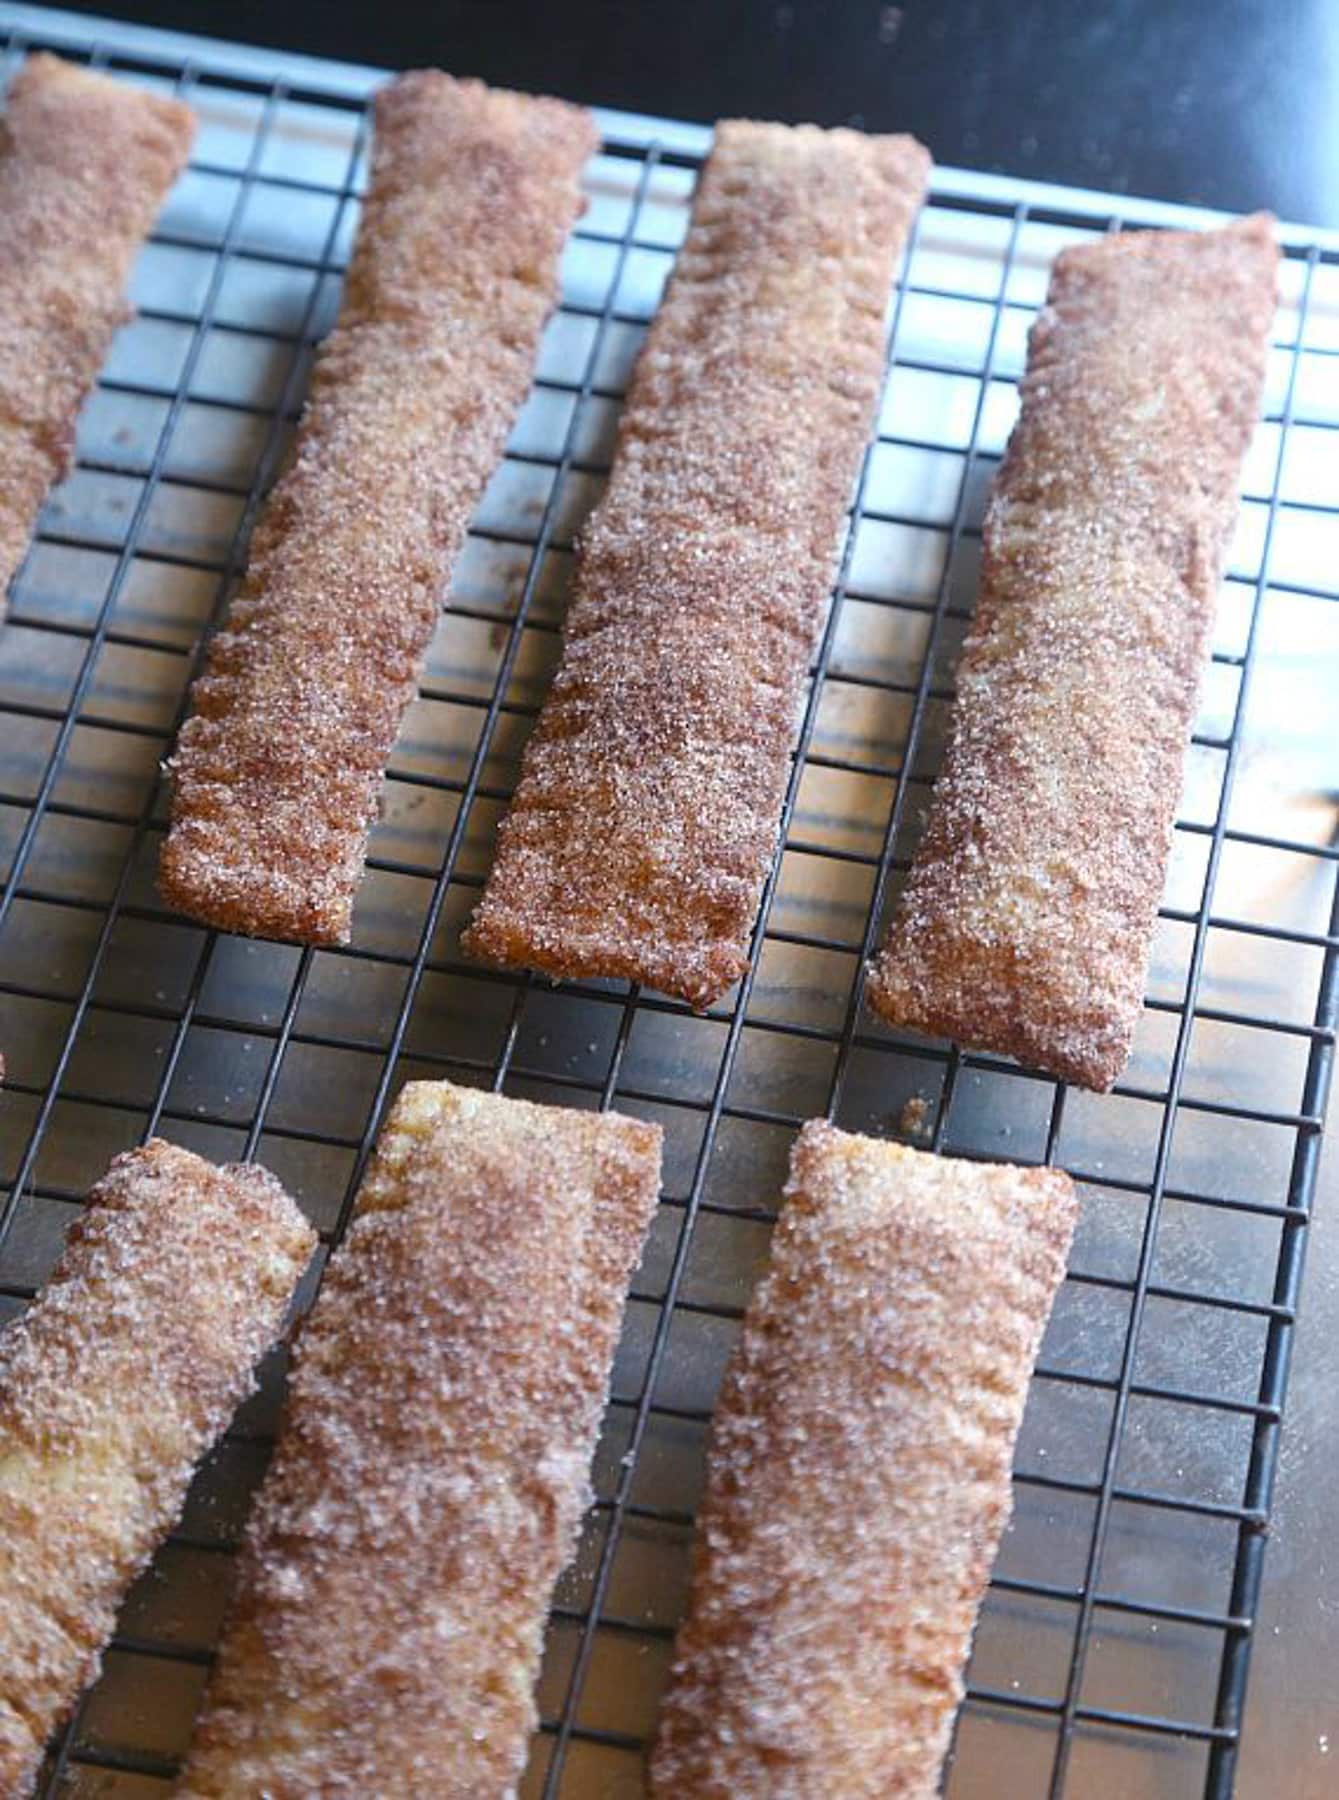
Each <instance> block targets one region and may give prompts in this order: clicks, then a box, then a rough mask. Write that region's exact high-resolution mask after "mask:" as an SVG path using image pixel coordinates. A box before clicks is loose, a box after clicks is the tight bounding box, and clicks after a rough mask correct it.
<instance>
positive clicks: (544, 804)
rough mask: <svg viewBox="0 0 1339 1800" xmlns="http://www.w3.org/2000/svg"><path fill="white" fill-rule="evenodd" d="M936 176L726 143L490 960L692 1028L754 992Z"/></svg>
mask: <svg viewBox="0 0 1339 1800" xmlns="http://www.w3.org/2000/svg"><path fill="white" fill-rule="evenodd" d="M928 173H929V158H928V156H927V154H926V152H925V151H924V150H923V149H922V148H921V146H920V145H919V144H917V143H916V142H915V140H914V139H912V138H906V137H893V138H877V137H866V136H863V135H861V134H860V133H858V132H852V131H820V130H818V129H817V128H816V127H814V126H798V127H787V126H783V125H758V124H752V123H748V122H743V121H738V120H733V121H727V122H726V123H724V124H722V125H719V126H718V127H717V129H716V143H715V148H714V150H713V151H712V154H711V156H710V157H709V158H708V160H707V164H706V167H705V168H704V170H703V173H702V178H701V182H700V185H699V188H698V193H697V199H696V202H695V205H694V208H693V217H692V223H691V226H690V229H689V232H688V237H687V239H686V241H685V243H684V246H683V249H682V250H681V251H680V253H679V257H678V261H677V263H676V265H675V269H674V273H673V276H672V277H671V280H670V284H669V288H668V291H667V292H666V295H665V298H664V300H663V302H662V303H661V307H660V310H659V312H658V314H657V315H656V318H655V320H654V322H653V323H652V326H651V330H650V334H649V336H648V338H647V342H646V345H645V347H644V349H643V351H642V354H641V357H640V359H639V361H638V364H637V369H636V373H635V375H634V378H633V381H632V385H631V388H630V391H629V394H628V399H627V404H626V407H625V409H624V412H623V416H622V420H621V423H620V427H619V435H618V442H617V448H616V452H615V456H614V465H613V471H612V474H611V476H610V480H609V485H608V488H607V490H606V492H605V495H604V498H603V499H602V501H601V503H600V505H599V506H598V507H597V509H596V511H595V513H594V515H593V517H592V519H591V520H590V522H589V524H588V525H587V527H586V529H585V531H584V533H583V541H582V546H581V555H580V566H579V572H578V576H577V583H576V590H575V595H574V598H573V600H572V604H571V607H570V610H569V613H568V618H567V625H566V633H565V645H564V653H563V659H562V665H561V667H560V669H559V671H558V674H557V677H556V679H555V681H554V684H553V688H552V691H551V693H550V695H549V698H548V700H547V702H546V704H545V706H544V708H543V711H542V712H541V714H540V718H539V722H538V724H537V725H536V727H535V730H534V733H533V735H532V736H531V738H530V741H529V744H528V746H527V748H526V753H525V760H524V765H523V769H522V773H521V779H520V783H519V785H518V787H517V790H516V794H515V798H514V799H513V802H512V806H511V810H510V812H509V814H508V816H507V818H506V819H505V820H504V822H503V825H502V828H501V832H500V836H499V840H498V850H497V858H496V861H495V863H494V866H493V871H492V875H491V877H490V879H489V882H488V885H487V888H486V891H485V894H484V898H483V901H482V903H481V905H480V906H479V908H478V911H477V912H476V914H475V917H474V923H473V924H472V926H471V927H470V929H469V931H468V932H467V933H466V935H465V938H464V940H463V941H464V945H465V948H466V949H467V950H468V951H469V952H470V953H471V954H472V955H475V956H478V957H480V958H482V959H483V960H485V961H487V962H492V963H502V964H511V965H518V966H524V967H528V968H535V969H541V970H543V971H544V972H545V973H547V974H550V975H556V976H574V975H612V976H624V977H627V978H629V979H632V980H637V981H644V982H648V983H649V984H651V985H652V986H654V987H657V988H660V989H662V990H663V991H665V992H667V993H670V994H676V995H679V996H681V997H682V998H684V999H686V1000H689V1001H690V1002H691V1003H692V1004H693V1005H694V1006H697V1007H705V1006H707V1005H709V1004H710V1002H711V1001H712V1000H714V999H715V998H716V997H717V996H718V995H719V994H721V993H723V992H724V991H725V989H726V988H728V987H729V985H730V984H731V982H732V981H734V980H736V979H737V977H738V976H739V975H740V974H742V973H743V971H744V969H745V967H746V966H747V960H748V936H749V932H750V930H751V928H752V925H753V921H754V917H755V915H756V913H757V909H758V901H759V897H760V894H761V891H762V886H763V882H764V880H765V878H766V874H767V870H768V868H769V866H770V864H771V861H772V858H773V856H774V855H775V853H776V839H777V829H778V824H779V820H780V813H781V805H782V799H783V796H784V793H785V787H786V780H787V776H788V773H789V760H790V754H791V750H792V747H793V742H794V735H795V730H796V725H797V720H798V716H799V712H800V707H801V702H802V699H803V694H804V688H805V682H806V678H807V674H808V669H809V663H810V659H811V657H812V655H813V651H814V648H815V645H816V642H817V639H818V637H819V634H820V632H821V629H822V623H823V619H824V616H825V614H826V610H827V604H828V598H829V592H830V587H831V582H832V576H833V571H834V566H835V562H836V558H837V554H838V550H839V546H840V542H841V537H842V533H843V530H844V527H845V519H846V510H847V507H848V506H849V504H850V500H851V490H852V487H853V485H854V481H855V477H856V473H857V470H858V468H859V463H860V457H861V454H862V451H863V450H864V446H865V441H866V438H867V437H868V434H869V430H870V425H871V421H872V418H873V414H874V409H875V406H876V404H877V401H878V396H879V390H880V387H881V385H882V378H883V348H884V318H885V312H886V307H887V302H888V295H889V289H890V286H891V283H892V280H893V275H894V271H895V266H896V263H897V259H898V256H899V254H900V252H901V248H902V244H903V240H904V238H905V236H906V233H907V229H908V226H909V224H910V221H911V218H912V215H913V214H914V212H915V210H916V208H917V206H918V205H919V203H920V199H921V196H922V193H923V192H924V188H925V183H926V179H927V176H928Z"/></svg>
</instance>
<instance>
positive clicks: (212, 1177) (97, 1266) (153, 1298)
mask: <svg viewBox="0 0 1339 1800" xmlns="http://www.w3.org/2000/svg"><path fill="white" fill-rule="evenodd" d="M315 1242H316V1236H315V1233H314V1232H313V1231H312V1230H311V1228H310V1227H309V1226H308V1225H307V1224H306V1222H305V1220H304V1219H303V1217H302V1215H301V1213H300V1212H299V1211H298V1209H297V1207H296V1206H295V1205H294V1204H293V1202H292V1201H291V1200H290V1199H289V1198H288V1196H287V1195H286V1194H285V1193H284V1191H283V1189H282V1188H281V1187H280V1186H279V1184H278V1182H277V1181H275V1179H274V1177H273V1176H272V1175H268V1174H266V1172H265V1171H264V1170H263V1169H258V1168H254V1167H242V1166H234V1167H230V1168H222V1169H219V1168H215V1167H214V1166H213V1165H212V1164H210V1163H207V1162H204V1161H203V1160H202V1159H201V1158H200V1157H198V1156H193V1155H192V1154H191V1153H190V1152H189V1151H188V1150H180V1149H177V1148H176V1147H175V1146H174V1145H172V1144H165V1143H163V1142H161V1141H160V1140H157V1139H155V1140H153V1141H152V1142H150V1143H148V1144H146V1145H145V1146H144V1147H143V1149H140V1150H132V1151H130V1152H128V1153H127V1154H126V1155H124V1156H118V1157H117V1158H116V1160H115V1162H113V1163H112V1165H111V1168H110V1169H109V1171H108V1173H107V1175H106V1176H105V1177H104V1179H103V1180H102V1181H101V1182H99V1184H98V1186H97V1187H96V1188H94V1190H93V1192H92V1193H91V1194H90V1195H89V1206H88V1210H87V1211H86V1212H85V1213H84V1214H83V1215H82V1216H81V1217H80V1218H79V1219H78V1220H77V1221H76V1223H75V1224H74V1226H73V1227H72V1228H71V1230H70V1234H69V1238H68V1240H67V1242H66V1247H65V1253H64V1255H63V1256H62V1257H61V1260H60V1262H59V1263H58V1264H57V1266H56V1269H55V1271H54V1273H53V1274H52V1276H51V1279H50V1281H49V1282H48V1283H47V1285H46V1286H45V1287H44V1288H43V1289H42V1292H41V1293H40V1294H39V1295H38V1297H37V1299H36V1300H35V1301H34V1302H33V1304H32V1305H31V1306H30V1307H29V1308H28V1310H27V1312H25V1313H24V1314H23V1316H22V1317H21V1318H20V1319H19V1320H18V1321H17V1322H16V1323H15V1324H13V1325H11V1326H10V1327H9V1328H8V1329H7V1330H6V1331H5V1333H4V1334H3V1336H0V1592H2V1593H3V1594H4V1603H3V1605H2V1606H0V1793H4V1794H6V1795H20V1794H25V1793H27V1792H28V1791H29V1789H30V1786H31V1783H32V1779H33V1776H34V1775H35V1773H36V1770H37V1766H38V1764H39V1762H40V1761H41V1756H42V1749H43V1745H44V1744H45V1742H46V1739H47V1737H48V1735H49V1734H50V1732H51V1731H52V1729H53V1727H54V1726H55V1725H57V1724H58V1723H59V1721H60V1720H61V1718H62V1717H63V1716H64V1715H65V1714H66V1713H67V1712H68V1711H69V1709H70V1707H71V1706H72V1705H73V1704H74V1701H75V1699H76V1698H77V1696H78V1694H79V1692H80V1690H81V1689H82V1688H84V1687H85V1686H86V1685H87V1684H88V1683H89V1682H90V1681H92V1680H93V1678H94V1677H95V1675H96V1674H97V1671H98V1665H99V1660H100V1657H101V1654H102V1650H103V1647H104V1645H105V1644H106V1642H107V1640H108V1638H109V1637H110V1636H111V1633H112V1627H113V1624H114V1622H115V1618H116V1611H117V1608H118V1606H119V1605H120V1603H121V1599H122V1596H123V1595H124V1593H125V1591H126V1589H127V1587H128V1586H129V1585H130V1583H131V1581H132V1580H133V1578H134V1577H135V1576H136V1575H137V1574H138V1573H139V1571H140V1569H141V1568H143V1566H144V1565H145V1563H147V1562H148V1560H149V1558H150V1556H151V1555H152V1554H153V1552H154V1551H155V1550H156V1549H157V1547H158V1545H159V1543H160V1542H161V1540H162V1539H163V1537H164V1536H165V1535H166V1534H167V1531H168V1529H169V1527H170V1526H171V1524H172V1523H173V1521H174V1520H175V1519H176V1517H177V1515H178V1513H179V1512H180V1510H181V1503H182V1500H183V1499H184V1497H185V1494H186V1489H187V1487H188V1486H189V1484H190V1480H191V1477H192V1475H193V1474H194V1471H195V1465H196V1463H197V1462H198V1461H199V1459H200V1457H201V1456H202V1455H203V1454H204V1452H205V1451H206V1450H207V1449H208V1448H209V1446H210V1445H211V1444H212V1443H213V1442H214V1440H215V1438H216V1437H217V1436H218V1435H219V1433H220V1432H221V1431H222V1430H223V1428H224V1426H225V1425H226V1424H227V1422H228V1420H229V1419H230V1418H231V1417H232V1415H233V1413H234V1412H235V1410H236V1408H237V1406H238V1404H239V1402H240V1401H241V1400H242V1399H243V1398H244V1397H245V1396H246V1394H247V1393H249V1392H250V1390H251V1387H252V1382H253V1377H252V1370H253V1366H254V1364H255V1362H256V1360H257V1358H258V1357H259V1356H260V1355H261V1353H262V1352H263V1351H264V1350H266V1349H268V1348H269V1346H270V1344H271V1343H273V1341H274V1339H275V1338H276V1337H277V1336H278V1333H279V1330H280V1328H281V1325H282V1323H283V1317H284V1312H285V1310H286V1308H287V1306H288V1303H289V1301H290V1299H291V1298H292V1294H293V1290H294V1288H295V1286H296V1285H297V1281H298V1278H299V1276H300V1275H301V1274H302V1271H303V1269H304V1268H305V1267H306V1264H307V1259H308V1257H309V1256H310V1255H311V1252H312V1249H313V1247H314V1245H315Z"/></svg>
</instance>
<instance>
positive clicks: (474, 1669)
mask: <svg viewBox="0 0 1339 1800" xmlns="http://www.w3.org/2000/svg"><path fill="white" fill-rule="evenodd" d="M660 1138H661V1134H660V1129H659V1127H658V1126H654V1125H647V1124H643V1123H641V1122H640V1121H637V1120H633V1119H627V1118H622V1117H620V1116H618V1115H617V1114H613V1113H589V1112H571V1111H567V1110H565V1109H560V1108H555V1107H543V1106H533V1105H530V1104H528V1103H526V1102H524V1101H520V1100H511V1099H506V1098H503V1097H502V1096H500V1095H496V1094H486V1093H480V1092H477V1091H475V1090H472V1089H466V1088H456V1087H452V1086H451V1085H450V1084H448V1083H446V1082H412V1083H410V1084H409V1085H408V1086H407V1087H406V1088H405V1089H404V1091H403V1092H402V1094H401V1096H400V1098H399V1100H398V1102H397V1103H396V1106H395V1108H394V1110H393V1112H392V1114H391V1116H390V1118H389V1120H388V1122H387V1124H386V1127H385V1129H384V1130H383V1132H382V1134H381V1139H380V1143H379V1145H378V1148H377V1153H376V1156H375V1158H374V1160H373V1163H372V1165H371V1168H370V1170H369V1172H368V1176H367V1179H366V1181H365V1183H364V1185H363V1188H362V1191H361V1193H360V1195H359V1199H358V1207H357V1212H356V1215H355V1218H354V1222H353V1224H352V1226H351V1228H350V1230H349V1233H348V1236H347V1238H346V1239H345V1241H344V1244H343V1245H342V1246H341V1248H340V1249H339V1250H337V1251H336V1252H335V1254H334V1256H333V1257H332V1259H331V1262H330V1266H329V1268H328V1270H327V1273H326V1277H325V1281H324V1283H323V1285H322V1288H321V1292H320V1295H319V1297H318V1299H317V1302H316V1306H315V1308H314V1309H313V1311H312V1313H311V1315H310V1319H309V1321H308V1322H307V1324H306V1325H305V1326H304V1328H303V1330H302V1333H301V1335H300V1338H299V1343H298V1348H297V1352H296V1355H295V1358H294V1368H293V1373H292V1379H291V1383H290V1389H289V1403H288V1410H287V1416H286V1420H285V1424H284V1427H283V1431H282V1434H281V1437H280V1441H279V1445H278V1448H277V1449H276V1451H275V1456H274V1461H273V1462H272V1464H271V1466H270V1471H269V1474H268V1476H267V1478H266V1481H265V1484H264V1486H263V1488H262V1490H261V1493H260V1497H259V1499H258V1501H257V1504H256V1508H255V1512H254V1514H253V1516H252V1519H251V1521H250V1523H249V1525H248V1528H247V1535H246V1542H245V1545H244V1548H243V1553H242V1559H241V1567H240V1570H239V1575H238V1590H237V1598H236V1601H235V1605H234V1608H233V1612H232V1615H231V1619H230V1622H229V1624H228V1625H227V1628H226V1630H225V1634H224V1641H223V1645H222V1649H221V1651H220V1656H219V1661H218V1664H217V1668H216V1672H215V1675H214V1678H213V1680H212V1683H211V1685H210V1688H209V1691H208V1694H207V1696H206V1701H205V1708H204V1712H203V1715H202V1718H201V1721H200V1724H199V1726H198V1728H197V1732H196V1737H195V1742H194V1744H193V1746H192V1750H191V1753H190V1756H189V1758H188V1761H187V1764H186V1768H185V1771H184V1773H183V1776H182V1782H181V1787H180V1789H179V1790H178V1791H179V1793H180V1795H181V1796H182V1797H183V1800H186V1797H191V1800H203V1797H204V1796H213V1797H218V1796H230V1797H231V1796H238V1797H240V1796H254V1795H257V1794H274V1795H280V1794H291V1795H297V1794H316V1793H329V1794H336V1793H339V1794H361V1795H372V1794H392V1793H394V1794H405V1795H410V1794H414V1795H418V1794H422V1795H428V1794H431V1795H433V1796H434V1797H435V1800H474V1797H475V1796H478V1795H481V1794H504V1793H510V1792H512V1791H513V1785H514V1783H515V1782H516V1780H517V1778H518V1776H519V1774H520V1772H521V1768H522V1766H523V1765H524V1762H525V1757H526V1751H527V1747H528V1742H529V1737H530V1733H531V1731H532V1730H533V1729H534V1726H535V1723H536V1717H537V1715H536V1710H535V1701H534V1684H535V1678H536V1675H537V1673H538V1668H539V1658H540V1650H541V1646H542V1642H543V1635H544V1627H545V1624H546V1622H547V1618H548V1610H549V1604H550V1599H551V1595H552V1589H553V1584H554V1582H555V1581H556V1579H557V1577H558V1574H559V1572H560V1571H561V1569H562V1567H563V1565H564V1564H565V1563H566V1562H567V1560H568V1558H569V1557H570V1555H571V1553H572V1550H573V1547H574V1542H575V1538H576V1533H577V1529H578V1526H579V1523H580V1519H581V1514H582V1511H583V1509H584V1507H585V1505H586V1503H587V1499H588V1495H589V1474H590V1462H591V1456H592V1453H593V1451H594V1447H595V1440H596V1435H597V1432H598V1428H599V1423H600V1417H601V1414H602V1412H603V1410H604V1405H605V1401H606V1398H607V1396H608V1388H609V1371H610V1364H611V1361H612V1358H613V1353H614V1346H615V1343H616V1341H617V1337H618V1332H619V1326H620V1322H621V1320H622V1315H623V1306H624V1300H625V1297H626V1293H627V1287H628V1281H629V1278H630V1276H631V1273H632V1269H633V1266H634V1265H635V1263H636V1261H637V1258H638V1255H639V1253H640V1250H641V1244H642V1239H643V1235H644V1233H645V1231H646V1227H647V1224H648V1221H649V1219H650V1216H651V1213H652V1211H653V1209H654V1206H655V1201H656V1194H657V1189H658V1182H659V1166H660Z"/></svg>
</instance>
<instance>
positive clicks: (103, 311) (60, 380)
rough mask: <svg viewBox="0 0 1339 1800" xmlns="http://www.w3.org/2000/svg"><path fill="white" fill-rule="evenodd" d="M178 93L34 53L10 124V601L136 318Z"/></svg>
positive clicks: (3, 573) (4, 215)
mask: <svg viewBox="0 0 1339 1800" xmlns="http://www.w3.org/2000/svg"><path fill="white" fill-rule="evenodd" d="M194 130H195V124H194V119H193V117H192V115H191V112H190V110H189V109H188V108H187V107H185V106H183V105H181V103H180V102H179V101H176V100H165V99H161V98H160V97H159V96H158V95H156V94H146V93H145V92H144V91H143V90H142V89H139V88H133V87H128V86H127V85H126V84H125V83H124V82H120V81H111V80H109V79H108V78H107V77H106V76H105V75H92V74H90V73H89V72H88V71H87V70H86V69H78V68H75V67H73V66H72V65H71V64H69V63H64V62H61V61H60V60H59V59H58V58H57V57H54V56H45V55H33V56H30V57H29V58H28V59H27V61H26V62H25V63H24V65H23V67H22V68H21V69H20V70H19V72H18V74H17V75H16V76H15V77H14V80H13V82H12V83H11V85H10V89H9V98H8V102H7V104H6V107H5V113H4V119H3V123H0V232H3V234H4V253H3V255H0V607H2V606H3V603H4V597H5V593H6V590H7V589H8V587H9V583H10V581H11V579H12V578H13V575H14V572H15V570H16V569H17V568H18V566H19V564H20V562H22V560H23V554H24V551H25V549H26V548H27V545H28V539H29V536H30V535H31V532H32V528H33V524H34V522H35V520H36V518H37V514H38V512H39V510H40V509H41V505H42V501H43V500H44V498H45V497H46V493H47V489H48V488H49V487H50V486H51V484H52V483H53V482H54V481H57V480H59V479H60V477H61V476H62V475H64V474H65V473H66V471H67V469H68V468H69V465H70V459H71V456H72V453H73V450H74V427H75V418H76V416H77V414H78V412H79V408H80V406H81V404H82V403H83V399H84V396H85V394H87V392H88V390H89V388H91V387H92V385H93V381H94V378H95V376H96V375H97V372H98V370H99V369H100V368H101V367H102V363H103V360H104V358H105V357H106V355H107V350H108V347H109V346H110V344H111V341H112V334H113V333H114V332H115V331H116V329H117V327H118V326H119V325H122V324H124V322H125V321H126V319H128V318H129V317H130V314H131V309H130V307H129V306H128V305H127V304H126V300H125V294H124V290H125V285H126V280H127V277H128V276H129V274H130V265H131V262H132V261H133V260H134V256H135V253H136V251H137V250H138V249H139V247H140V244H141V242H142V241H143V239H144V237H145V235H146V234H147V232H148V230H149V227H150V226H151V225H152V224H153V221H154V217H155V215H156V214H157V212H158V209H159V207H160V206H161V205H162V203H163V201H164V199H165V198H166V196H167V191H168V189H169V188H170V187H171V186H172V183H173V182H174V181H175V180H176V178H177V176H178V174H179V173H180V171H181V169H182V168H183V166H184V165H185V162H186V158H187V155H188V154H189V151H190V147H191V138H192V136H193V134H194Z"/></svg>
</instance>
